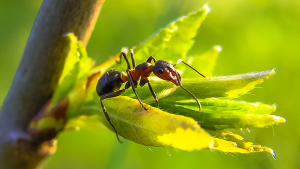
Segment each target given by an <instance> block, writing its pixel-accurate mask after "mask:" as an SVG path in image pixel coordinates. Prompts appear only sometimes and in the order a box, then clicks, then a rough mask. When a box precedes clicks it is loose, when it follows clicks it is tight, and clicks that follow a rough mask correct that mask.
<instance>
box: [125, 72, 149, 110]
mask: <svg viewBox="0 0 300 169" xmlns="http://www.w3.org/2000/svg"><path fill="white" fill-rule="evenodd" d="M126 72H127V76H128V82H129V83H130V86H131V87H132V90H133V93H134V94H135V96H136V98H137V99H138V101H139V102H140V104H141V105H142V107H143V108H144V109H145V110H147V109H146V107H145V106H144V105H143V103H142V101H141V99H140V98H139V96H138V95H137V94H136V91H135V83H134V81H133V79H132V76H131V74H130V70H128V69H127V70H126Z"/></svg>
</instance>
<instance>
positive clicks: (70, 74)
mask: <svg viewBox="0 0 300 169" xmlns="http://www.w3.org/2000/svg"><path fill="white" fill-rule="evenodd" d="M64 38H67V39H68V40H69V42H70V45H69V52H68V56H67V58H66V61H65V66H64V69H63V73H62V75H61V77H60V80H59V84H58V86H57V88H56V89H55V92H54V94H53V97H52V101H51V103H50V104H51V105H50V106H49V107H48V110H49V109H50V108H52V107H54V106H55V105H56V104H58V103H59V102H60V101H61V100H62V99H64V98H65V97H67V96H69V99H70V105H69V109H68V112H74V111H76V109H78V108H79V107H80V105H81V104H82V103H83V102H84V100H85V94H86V91H85V87H84V85H85V83H86V78H87V76H88V74H89V72H90V70H91V66H92V59H91V58H90V57H88V55H87V52H86V50H85V49H84V48H83V47H82V44H81V42H78V41H77V37H75V35H74V34H73V33H69V34H67V35H65V36H64Z"/></svg>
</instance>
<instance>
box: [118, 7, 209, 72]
mask: <svg viewBox="0 0 300 169" xmlns="http://www.w3.org/2000/svg"><path fill="white" fill-rule="evenodd" d="M208 12H209V8H208V7H207V6H205V7H204V8H202V9H201V10H198V11H196V12H194V13H191V14H188V15H186V16H183V17H180V18H178V19H177V20H175V21H173V22H172V23H170V24H169V25H167V26H166V27H165V28H163V29H161V30H160V31H159V32H158V33H157V34H155V35H154V36H152V37H151V38H150V39H147V40H146V41H145V42H144V43H143V44H142V45H140V46H138V47H137V48H135V49H134V57H135V61H136V63H143V62H145V61H147V58H148V57H150V56H154V57H155V58H156V59H158V60H162V59H163V60H167V61H173V62H176V61H177V60H178V59H183V60H184V59H185V57H186V53H187V52H188V51H189V50H190V48H191V47H192V46H193V44H194V41H193V38H194V37H195V36H196V35H197V30H198V29H199V27H200V25H201V23H202V22H203V20H204V19H205V17H206V15H207V13H208ZM128 56H129V55H128ZM125 65H126V64H123V66H122V67H121V66H120V65H115V67H118V68H120V69H121V70H125V69H126V68H127V67H126V66H125Z"/></svg>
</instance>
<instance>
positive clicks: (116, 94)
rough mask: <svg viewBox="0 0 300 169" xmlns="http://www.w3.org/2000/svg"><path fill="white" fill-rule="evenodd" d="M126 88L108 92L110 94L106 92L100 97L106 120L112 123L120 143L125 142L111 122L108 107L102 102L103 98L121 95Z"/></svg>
mask: <svg viewBox="0 0 300 169" xmlns="http://www.w3.org/2000/svg"><path fill="white" fill-rule="evenodd" d="M125 90H126V89H123V90H119V91H117V92H112V93H108V94H105V95H102V96H101V97H100V103H101V106H102V110H103V113H104V115H105V117H106V120H107V121H108V122H109V123H110V125H111V126H112V128H113V129H114V131H115V133H116V136H117V139H118V141H119V142H120V143H123V142H122V141H121V140H120V138H119V135H118V132H117V130H116V128H115V127H114V125H113V124H112V123H111V121H110V117H109V115H108V114H107V111H106V108H105V107H104V105H103V103H102V100H104V99H107V98H111V97H116V96H119V95H121V94H123V93H124V92H125Z"/></svg>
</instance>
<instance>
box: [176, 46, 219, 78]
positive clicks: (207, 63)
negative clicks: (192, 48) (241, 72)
mask: <svg viewBox="0 0 300 169" xmlns="http://www.w3.org/2000/svg"><path fill="white" fill-rule="evenodd" d="M221 50H222V47H221V46H214V47H213V48H212V49H211V50H209V51H207V52H205V53H204V54H201V55H195V56H193V57H190V58H189V59H188V61H187V63H188V64H190V65H191V66H192V67H193V68H195V69H196V70H198V71H200V73H202V74H203V75H204V76H206V77H209V76H211V75H212V74H213V71H214V69H215V66H216V63H217V58H218V55H219V53H220V52H221ZM182 75H183V77H184V78H191V77H198V76H199V74H198V73H197V72H195V71H194V70H192V69H189V68H187V69H186V71H185V72H183V74H182Z"/></svg>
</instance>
